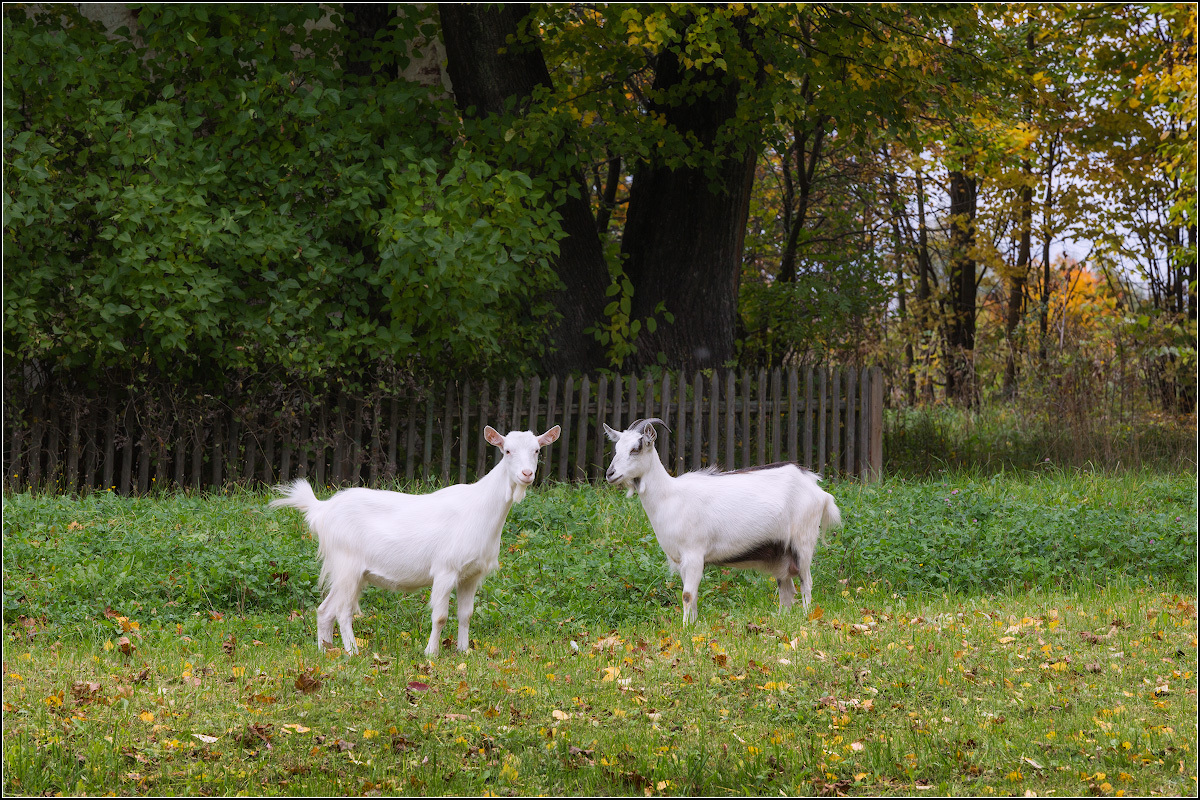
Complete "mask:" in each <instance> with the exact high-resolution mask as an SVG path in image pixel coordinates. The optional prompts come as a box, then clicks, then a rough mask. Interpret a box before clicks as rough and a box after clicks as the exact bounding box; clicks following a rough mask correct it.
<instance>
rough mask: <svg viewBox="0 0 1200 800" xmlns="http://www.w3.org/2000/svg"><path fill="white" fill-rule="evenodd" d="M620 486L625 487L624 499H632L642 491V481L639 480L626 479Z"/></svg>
mask: <svg viewBox="0 0 1200 800" xmlns="http://www.w3.org/2000/svg"><path fill="white" fill-rule="evenodd" d="M622 485H623V486H624V487H625V496H626V497H633V496H634V495H635V494H640V493H641V491H642V479H641V478H633V479H632V480H628V479H627V480H625V481H622Z"/></svg>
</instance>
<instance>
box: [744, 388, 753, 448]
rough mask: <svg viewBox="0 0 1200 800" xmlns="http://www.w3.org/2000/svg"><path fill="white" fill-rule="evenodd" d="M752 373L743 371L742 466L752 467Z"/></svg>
mask: <svg viewBox="0 0 1200 800" xmlns="http://www.w3.org/2000/svg"><path fill="white" fill-rule="evenodd" d="M750 387H751V383H750V371H749V370H747V369H743V370H742V466H743V467H749V466H751V465H752V463H753V462H752V461H751V460H750V442H751V441H752V439H751V436H750Z"/></svg>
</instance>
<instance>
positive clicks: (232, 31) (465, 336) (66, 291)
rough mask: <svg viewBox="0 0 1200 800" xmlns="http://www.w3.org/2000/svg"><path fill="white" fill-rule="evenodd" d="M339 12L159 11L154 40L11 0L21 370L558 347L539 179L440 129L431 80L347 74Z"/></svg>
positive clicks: (319, 372) (508, 354)
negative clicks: (538, 327)
mask: <svg viewBox="0 0 1200 800" xmlns="http://www.w3.org/2000/svg"><path fill="white" fill-rule="evenodd" d="M320 13H321V12H320V11H319V9H317V7H316V6H293V7H287V6H235V7H222V8H220V9H216V8H210V7H207V6H195V7H184V6H170V5H168V6H163V7H154V8H146V9H144V10H143V11H142V12H141V14H140V16H139V26H140V29H139V36H140V39H141V42H142V44H140V45H135V44H134V43H133V42H131V41H130V40H129V39H126V38H121V37H116V38H112V39H110V38H108V37H107V36H106V35H105V34H104V33H103V31H102V30H101V29H99V28H98V26H96V25H94V24H92V23H89V22H87V21H86V20H84V19H83V18H82V17H80V16H79V14H78V11H77V10H76V9H74V8H73V7H66V8H62V9H60V8H54V9H50V10H47V11H46V12H40V13H39V14H38V15H36V16H35V17H34V18H33V19H30V18H27V17H26V16H25V14H24V12H22V11H20V10H12V11H10V10H9V9H8V8H7V7H6V11H5V18H4V26H5V67H6V70H5V92H4V103H5V129H4V137H5V173H6V179H7V186H8V191H7V193H6V194H5V201H4V202H5V206H4V214H5V254H6V269H5V353H6V355H7V356H9V357H10V359H12V360H13V361H14V362H15V361H16V360H22V361H25V362H26V363H36V364H39V365H41V366H42V367H44V368H54V369H60V370H66V371H70V370H77V371H83V372H85V373H89V372H90V373H93V374H94V373H95V372H97V371H100V370H108V369H117V370H120V371H123V372H125V373H139V372H141V373H145V372H146V371H148V370H155V371H157V372H158V373H160V374H163V375H166V376H168V378H169V379H174V380H190V381H196V382H198V383H201V384H205V383H211V382H213V381H220V380H224V379H226V378H227V377H229V375H230V374H231V373H233V374H238V373H248V374H263V373H267V374H270V373H275V374H281V375H289V376H292V377H295V378H302V379H305V380H312V379H329V378H331V377H337V378H338V379H341V380H347V379H349V380H354V379H355V377H356V376H359V375H362V374H364V373H366V372H368V371H370V370H371V369H373V368H374V365H376V364H377V363H379V362H381V361H390V362H392V363H401V364H408V365H410V366H411V367H412V368H414V369H421V370H425V371H434V372H436V371H439V370H447V369H454V368H471V367H475V368H479V367H482V366H485V365H490V364H498V365H499V366H501V367H512V366H514V365H516V366H523V365H525V364H526V363H527V361H528V359H529V358H530V357H532V356H536V355H537V354H538V352H540V347H541V342H540V340H538V339H537V338H536V337H535V336H534V335H533V334H532V333H531V331H532V324H531V317H539V318H544V316H545V314H546V313H547V311H548V309H547V308H546V307H545V306H544V305H539V304H538V301H537V300H536V299H535V298H536V297H538V296H539V294H540V293H544V292H545V290H546V288H547V287H548V286H549V285H551V282H552V281H553V276H552V275H551V274H550V271H549V267H548V262H547V259H548V258H549V257H550V256H552V255H553V254H554V253H556V249H555V246H554V241H555V239H556V238H557V237H558V236H560V235H561V234H560V231H559V228H558V226H557V222H556V220H555V219H554V217H553V216H552V212H551V211H550V210H549V207H548V204H547V203H546V202H545V200H544V196H543V194H542V192H541V191H540V190H538V189H536V188H535V187H534V186H533V185H532V182H531V181H530V180H529V178H528V177H526V176H524V175H521V174H519V173H512V172H501V173H493V172H492V170H490V169H489V168H488V167H487V166H486V165H485V164H483V163H482V162H481V161H479V160H478V159H477V158H475V157H474V156H472V155H471V154H470V152H468V151H464V150H458V149H457V148H456V146H455V145H454V143H453V130H447V131H445V132H443V133H441V134H439V132H438V130H437V126H434V125H430V124H428V122H427V120H430V119H439V118H445V119H453V117H452V116H448V115H447V114H446V113H445V112H446V107H445V103H446V101H445V100H444V99H442V100H438V99H436V98H434V97H431V96H430V95H429V92H428V89H427V88H425V87H422V86H418V85H415V84H408V83H405V82H403V81H388V82H384V83H381V84H380V85H374V84H372V83H369V82H363V81H359V80H358V79H356V78H355V77H354V76H349V75H345V74H344V73H342V72H341V71H340V69H338V68H337V66H336V59H337V57H338V56H337V54H338V53H339V52H340V51H341V50H342V49H344V47H345V46H346V45H345V41H344V39H343V38H342V37H343V36H344V33H343V32H342V28H341V26H334V27H333V28H317V29H314V30H312V31H311V32H309V31H308V29H307V28H306V25H305V23H311V22H312V21H314V19H315V16H316V15H319V14H320ZM60 14H61V16H62V17H65V19H66V23H65V24H64V23H63V22H61V21H60ZM396 24H397V25H401V24H402V22H397V23H396ZM247 30H258V31H261V34H262V35H258V36H247V35H245V32H246V31H247ZM383 44H384V46H387V43H386V42H383ZM391 46H392V47H398V48H401V49H402V48H404V47H405V46H406V41H405V40H404V39H403V38H402V37H400V36H399V35H398V36H397V38H396V40H395V41H392V43H391ZM301 48H302V49H303V52H304V56H303V57H300V58H297V57H296V56H295V55H294V51H296V50H300V49H301ZM401 112H402V113H401ZM451 228H453V229H454V230H453V231H452V230H451ZM401 237H403V241H400V239H401ZM513 265H519V267H517V266H513ZM413 287H416V288H420V289H421V291H415V290H412V289H413ZM425 289H428V291H425ZM431 310H433V311H435V312H436V313H432V312H431ZM518 312H519V313H518ZM448 332H454V336H452V337H447V335H446V334H447V333H448ZM433 342H437V343H439V344H440V345H442V346H438V347H435V346H432V345H431V343H433ZM497 353H503V354H504V356H505V357H504V358H502V359H495V355H496V354H497ZM448 354H449V355H451V356H452V360H450V361H447V360H445V358H446V356H447V355H448Z"/></svg>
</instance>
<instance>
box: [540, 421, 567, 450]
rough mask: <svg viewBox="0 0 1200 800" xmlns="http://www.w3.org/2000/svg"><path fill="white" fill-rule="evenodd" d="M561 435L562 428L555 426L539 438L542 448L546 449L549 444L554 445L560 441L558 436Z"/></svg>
mask: <svg viewBox="0 0 1200 800" xmlns="http://www.w3.org/2000/svg"><path fill="white" fill-rule="evenodd" d="M560 433H562V428H560V427H558V426H557V425H555V426H554V427H553V428H551V429H550V430H548V431H546V432H545V433H543V434H542V435H541V436H539V437H538V444H539V445H540V446H542V447H545V446H546V445H548V444H554V443H555V442H557V441H558V435H559V434H560Z"/></svg>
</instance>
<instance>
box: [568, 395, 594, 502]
mask: <svg viewBox="0 0 1200 800" xmlns="http://www.w3.org/2000/svg"><path fill="white" fill-rule="evenodd" d="M591 393H592V382H591V380H590V379H589V378H588V376H587V375H584V376H583V383H582V384H581V385H580V387H579V444H578V445H577V446H576V448H575V472H574V474H572V475H571V480H572V481H585V480H587V443H588V406H590V405H591V401H592V398H591Z"/></svg>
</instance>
